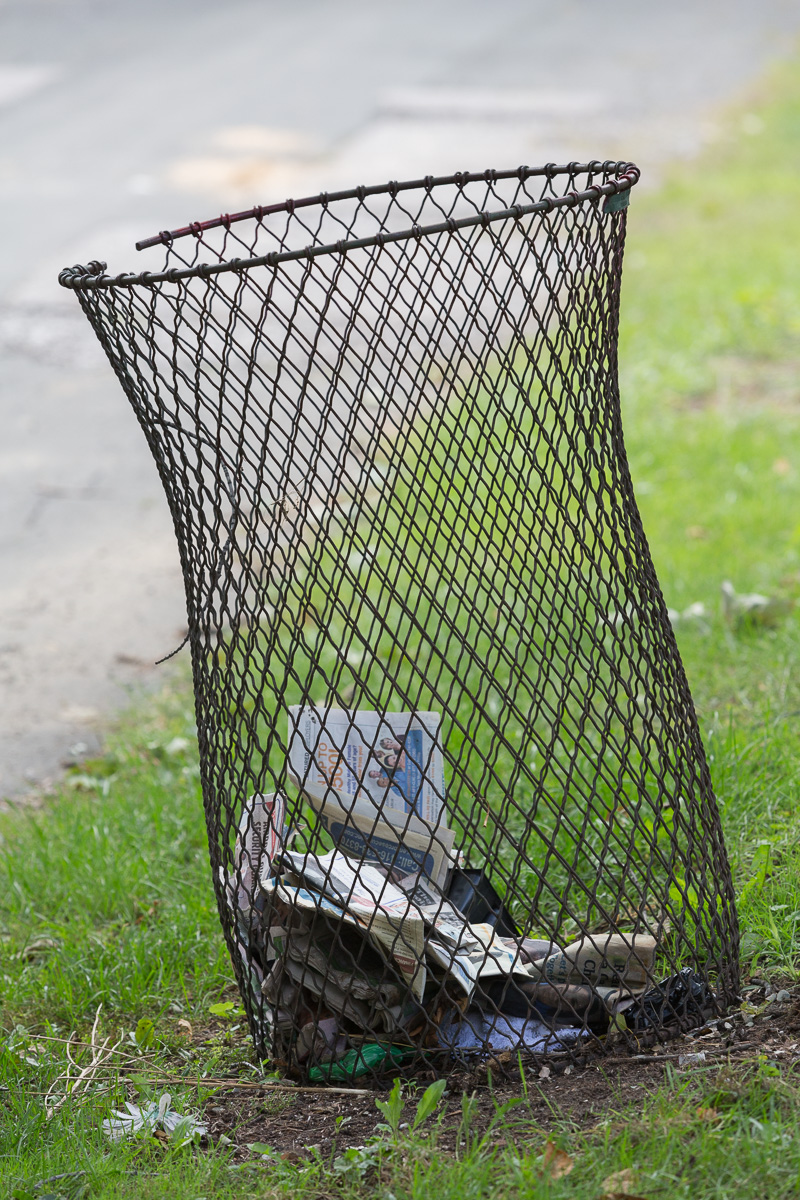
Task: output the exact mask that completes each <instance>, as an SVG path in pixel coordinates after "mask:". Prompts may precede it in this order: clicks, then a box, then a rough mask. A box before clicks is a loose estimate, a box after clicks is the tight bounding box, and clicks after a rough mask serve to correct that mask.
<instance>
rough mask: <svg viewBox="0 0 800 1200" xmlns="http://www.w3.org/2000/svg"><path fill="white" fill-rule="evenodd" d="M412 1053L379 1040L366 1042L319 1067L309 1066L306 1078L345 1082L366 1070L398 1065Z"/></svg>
mask: <svg viewBox="0 0 800 1200" xmlns="http://www.w3.org/2000/svg"><path fill="white" fill-rule="evenodd" d="M409 1053H410V1054H412V1055H413V1053H414V1051H413V1050H409V1048H407V1047H406V1046H386V1045H383V1044H382V1043H381V1042H367V1043H366V1045H364V1046H359V1048H358V1049H357V1050H348V1051H347V1054H343V1055H342V1057H341V1058H337V1059H336V1061H335V1062H329V1063H323V1064H322V1066H319V1067H311V1068H310V1070H309V1072H308V1078H309V1079H310V1080H311V1082H312V1083H347V1081H348V1080H350V1079H358V1077H359V1075H366V1074H367V1072H368V1071H377V1070H380V1069H381V1068H382V1067H383V1068H384V1069H386V1068H389V1067H394V1066H399V1064H400V1063H402V1062H403V1061H404V1060H405V1059H406V1058H407V1057H408V1055H409Z"/></svg>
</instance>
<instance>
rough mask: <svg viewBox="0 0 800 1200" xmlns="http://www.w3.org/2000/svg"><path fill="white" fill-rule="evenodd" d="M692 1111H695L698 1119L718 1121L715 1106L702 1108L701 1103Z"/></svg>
mask: <svg viewBox="0 0 800 1200" xmlns="http://www.w3.org/2000/svg"><path fill="white" fill-rule="evenodd" d="M694 1111H695V1116H696V1117H697V1118H698V1120H700V1121H718V1120H719V1113H718V1112H717V1110H716V1109H715V1108H703V1105H702V1104H701V1105H699V1106H698V1107H697V1108H696V1109H695V1110H694Z"/></svg>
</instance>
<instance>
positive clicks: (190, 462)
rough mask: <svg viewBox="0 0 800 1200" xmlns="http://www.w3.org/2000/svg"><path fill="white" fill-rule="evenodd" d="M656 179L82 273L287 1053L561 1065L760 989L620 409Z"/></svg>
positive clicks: (514, 187)
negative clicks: (139, 438)
mask: <svg viewBox="0 0 800 1200" xmlns="http://www.w3.org/2000/svg"><path fill="white" fill-rule="evenodd" d="M637 179H638V171H637V170H636V168H635V167H634V166H633V165H632V164H628V163H613V162H606V163H600V162H594V163H589V164H570V165H568V166H564V167H556V166H552V165H551V166H548V167H544V168H541V169H535V170H534V169H529V168H520V169H519V170H517V171H508V172H493V171H490V172H486V173H484V174H481V175H469V174H461V175H457V176H454V177H449V178H442V179H433V178H428V179H425V180H421V181H416V182H411V183H403V184H398V183H392V184H389V185H386V186H382V187H374V188H358V189H354V190H353V191H350V192H343V193H338V194H337V195H335V196H333V195H323V196H319V197H315V198H312V199H308V200H301V201H288V202H287V203H285V204H282V205H275V206H272V207H271V208H261V209H256V210H252V211H251V212H248V213H243V214H236V215H234V216H226V217H221V218H219V220H216V221H210V222H206V223H204V224H202V225H201V224H197V225H193V226H189V227H187V228H186V229H184V230H177V231H174V232H172V233H163V234H160V235H159V236H158V237H156V238H152V239H149V240H148V241H147V242H145V243H140V248H148V247H149V248H150V252H151V255H163V254H164V252H166V260H165V261H163V258H159V263H158V267H157V269H154V270H152V271H151V272H143V273H140V274H138V275H129V274H123V275H119V276H116V277H114V278H111V277H109V276H107V275H105V274H103V272H104V270H105V265H104V264H102V263H92V264H90V265H89V266H88V267H74V268H71V269H67V270H65V271H64V272H62V274H61V277H60V278H61V282H62V284H63V285H64V286H66V287H70V288H73V289H74V290H75V291H76V293H77V295H78V298H79V300H80V303H81V305H82V306H83V309H84V311H85V313H86V315H87V316H88V318H89V320H90V321H91V322H92V325H93V326H94V329H95V331H96V332H97V335H98V337H99V338H100V340H101V342H102V344H103V346H104V348H105V350H106V353H107V355H108V357H109V359H110V361H111V363H112V365H113V366H114V369H115V370H116V372H117V375H118V377H119V379H120V382H121V383H122V386H123V387H124V389H125V391H126V393H127V396H128V398H129V400H130V402H131V404H132V405H133V408H134V411H135V412H136V414H137V417H138V418H139V421H140V423H141V425H142V428H143V430H144V433H145V435H146V437H147V439H148V442H149V444H150V448H151V450H152V452H153V456H154V458H155V461H156V464H157V466H158V470H159V472H160V476H161V480H162V482H163V485H164V489H165V491H166V495H167V499H168V502H169V505H170V509H171V511H172V515H173V519H174V524H175V531H176V535H177V539H178V545H179V548H180V556H181V563H182V568H183V574H184V578H185V583H186V597H187V606H188V618H189V638H190V642H191V651H192V662H193V670H194V681H195V693H196V708H197V726H198V735H199V743H200V757H201V767H202V784H203V795H204V803H205V812H206V819H207V824H208V835H209V846H210V856H211V866H212V871H213V877H214V884H215V887H216V891H217V898H218V902H219V910H220V916H221V920H222V926H223V929H224V932H225V937H226V939H227V942H228V945H229V948H230V951H231V956H232V960H233V965H234V969H235V971H236V975H237V979H238V982H239V986H240V989H241V994H242V998H243V1002H244V1005H245V1007H246V1010H247V1014H248V1018H249V1021H250V1025H251V1029H252V1033H253V1037H254V1039H255V1044H256V1047H257V1050H258V1052H259V1053H260V1054H262V1055H263V1056H265V1057H269V1058H271V1059H273V1060H274V1061H276V1062H278V1063H279V1064H280V1065H282V1066H283V1067H284V1069H286V1070H289V1071H293V1072H296V1073H299V1074H301V1075H307V1076H309V1077H310V1078H312V1079H313V1078H317V1079H330V1078H342V1079H347V1078H352V1077H354V1076H356V1075H359V1074H361V1073H363V1072H364V1071H365V1070H367V1069H369V1070H371V1071H373V1072H375V1073H379V1072H381V1071H383V1070H386V1069H387V1068H397V1067H398V1066H399V1065H402V1067H403V1069H404V1070H411V1069H414V1068H415V1066H419V1065H420V1063H422V1062H425V1063H426V1064H428V1065H429V1066H432V1067H433V1068H434V1069H437V1070H446V1069H448V1067H449V1066H451V1065H452V1064H454V1063H457V1062H461V1061H463V1060H464V1059H473V1058H478V1059H480V1058H483V1059H484V1060H485V1059H486V1058H487V1056H490V1057H492V1058H493V1059H494V1060H495V1061H496V1060H498V1059H499V1060H501V1061H502V1060H503V1059H505V1060H509V1059H510V1060H512V1061H513V1062H514V1063H515V1064H516V1062H517V1055H518V1051H522V1052H523V1053H525V1054H527V1055H530V1056H532V1057H534V1058H536V1057H537V1056H538V1057H541V1056H543V1055H546V1054H553V1053H557V1054H566V1055H572V1056H575V1055H578V1054H582V1053H584V1052H585V1051H586V1050H587V1049H590V1048H591V1049H601V1048H602V1047H603V1046H604V1045H607V1044H609V1041H610V1038H609V1030H612V1031H613V1030H615V1029H619V1030H620V1031H621V1036H623V1037H625V1036H627V1037H631V1038H637V1039H641V1038H642V1037H645V1036H665V1035H666V1034H668V1033H669V1032H670V1031H671V1030H674V1029H676V1028H681V1027H685V1026H687V1025H689V1024H692V1023H697V1022H698V1021H701V1020H702V1019H704V1017H705V1016H707V1015H708V1014H709V1013H711V1012H719V1011H722V1010H723V1009H724V1008H725V1006H726V1004H727V1003H728V1002H729V1000H730V999H731V998H732V997H733V996H734V995H735V993H736V988H737V982H738V968H737V940H738V935H737V925H736V914H735V910H734V906H733V897H732V889H731V880H730V873H729V868H728V864H727V860H726V855H725V850H724V845H723V839H722V833H721V829H720V824H719V818H718V814H717V808H716V803H715V800H714V796H713V793H712V788H711V782H710V778H709V773H708V768H707V765H706V760H705V756H704V752H703V747H702V744H701V741H700V737H699V734H698V729H697V722H696V718H695V714H694V709H693V706H692V701H691V697H690V694H689V689H688V686H687V683H686V679H685V675H684V671H683V667H682V664H681V661H680V657H679V655H678V650H677V647H676V644H675V638H674V636H673V632H672V629H671V626H670V623H669V619H668V617H667V612H666V608H665V605H664V601H663V598H662V595H661V592H660V590H659V586H658V582H657V579H656V575H655V571H654V569H653V565H652V561H651V557H650V553H649V550H648V546H647V542H646V540H645V536H644V533H643V530H642V526H641V521H640V517H639V513H638V510H637V507H636V502H635V499H634V494H633V489H632V485H631V478H630V474H629V469H628V464H627V460H626V456H625V449H624V444H623V437H622V428H621V423H620V409H619V397H618V386H617V361H616V343H617V321H618V309H619V287H620V277H621V269H622V253H623V243H624V235H625V222H626V206H627V201H628V197H629V194H630V188H631V187H632V186H633V185H634V184H635V182H636V180H637ZM236 256H238V257H236ZM204 259H206V260H208V261H204ZM348 872H349V874H348ZM568 943H569V945H568ZM504 954H505V958H504Z"/></svg>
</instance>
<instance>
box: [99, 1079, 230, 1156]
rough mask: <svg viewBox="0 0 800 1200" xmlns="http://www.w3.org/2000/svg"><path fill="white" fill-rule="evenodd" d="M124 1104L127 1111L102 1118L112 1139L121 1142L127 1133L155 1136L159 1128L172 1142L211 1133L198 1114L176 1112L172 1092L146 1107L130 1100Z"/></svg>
mask: <svg viewBox="0 0 800 1200" xmlns="http://www.w3.org/2000/svg"><path fill="white" fill-rule="evenodd" d="M125 1107H126V1109H127V1110H128V1111H127V1112H120V1111H119V1109H116V1110H115V1111H114V1112H113V1113H112V1114H111V1116H110V1117H107V1118H106V1120H105V1121H103V1133H104V1134H105V1135H106V1137H108V1138H110V1139H111V1141H112V1142H121V1141H122V1139H123V1138H126V1137H152V1135H153V1134H154V1133H155V1132H156V1130H158V1129H162V1130H163V1131H164V1133H166V1134H167V1135H168V1136H169V1139H170V1141H171V1142H172V1143H173V1145H175V1146H186V1145H188V1144H189V1143H190V1142H194V1141H197V1140H198V1139H199V1138H201V1137H205V1136H206V1134H207V1133H208V1128H207V1126H205V1125H204V1124H203V1123H202V1122H201V1121H198V1120H197V1119H196V1118H195V1117H192V1116H189V1115H187V1116H181V1114H180V1113H177V1112H175V1110H174V1108H172V1096H171V1095H170V1094H169V1092H165V1093H164V1095H163V1096H162V1097H161V1098H160V1099H159V1100H154V1101H153V1102H152V1103H151V1104H148V1105H147V1106H146V1107H144V1108H141V1107H140V1106H139V1105H138V1104H131V1103H130V1101H127V1102H126V1104H125Z"/></svg>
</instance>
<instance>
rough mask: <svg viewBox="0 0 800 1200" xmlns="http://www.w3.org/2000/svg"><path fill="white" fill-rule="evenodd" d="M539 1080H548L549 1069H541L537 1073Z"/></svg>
mask: <svg viewBox="0 0 800 1200" xmlns="http://www.w3.org/2000/svg"><path fill="white" fill-rule="evenodd" d="M539 1078H540V1079H549V1078H550V1068H549V1067H542V1069H541V1071H540V1072H539Z"/></svg>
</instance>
